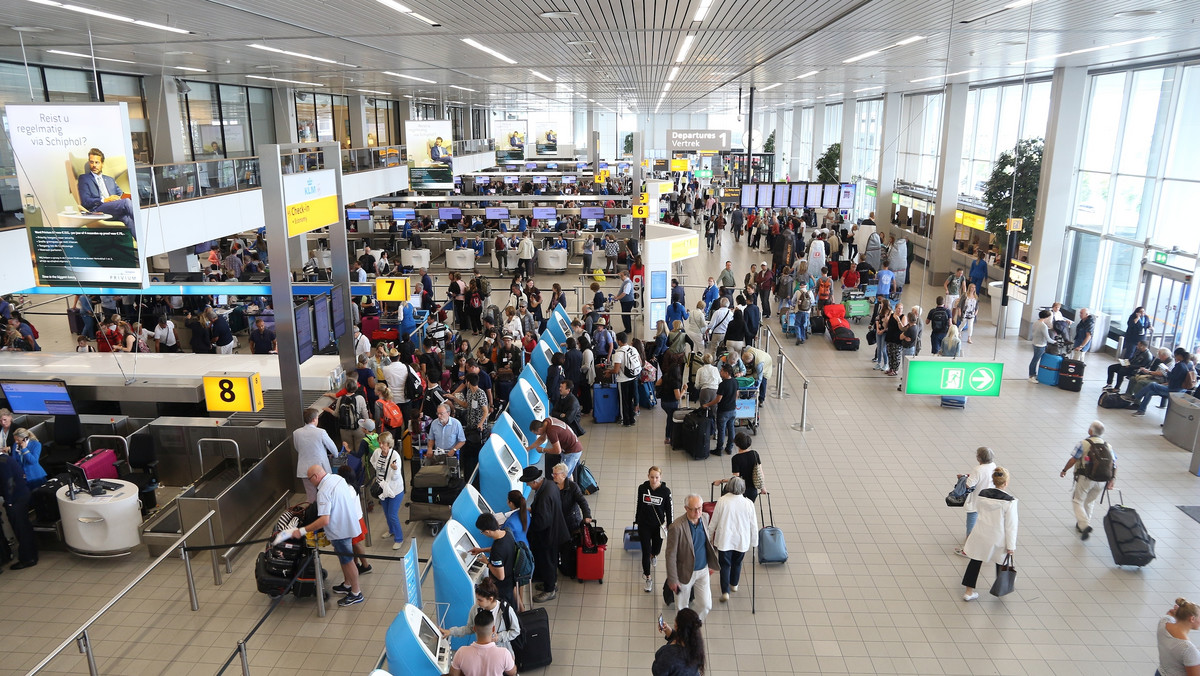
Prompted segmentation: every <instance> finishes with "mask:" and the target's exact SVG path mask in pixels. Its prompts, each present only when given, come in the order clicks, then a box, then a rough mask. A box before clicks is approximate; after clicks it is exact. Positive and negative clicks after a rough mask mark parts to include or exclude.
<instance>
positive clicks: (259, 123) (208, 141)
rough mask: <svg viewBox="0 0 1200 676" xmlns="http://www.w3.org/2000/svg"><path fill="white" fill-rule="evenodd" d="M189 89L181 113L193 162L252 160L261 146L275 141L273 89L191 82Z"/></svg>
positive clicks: (181, 101)
mask: <svg viewBox="0 0 1200 676" xmlns="http://www.w3.org/2000/svg"><path fill="white" fill-rule="evenodd" d="M187 88H188V91H186V92H180V93H179V111H180V115H181V117H182V120H181V122H182V124H181V133H182V134H183V144H184V146H185V147H187V148H188V149H189V151H188V159H189V160H214V159H226V158H234V157H252V156H254V155H257V154H258V152H257V150H256V148H257V147H258V145H259V144H262V143H274V142H275V107H274V105H273V103H272V101H271V90H270V89H262V88H259V87H241V86H236V85H216V84H212V83H209V82H191V81H189V82H188V83H187Z"/></svg>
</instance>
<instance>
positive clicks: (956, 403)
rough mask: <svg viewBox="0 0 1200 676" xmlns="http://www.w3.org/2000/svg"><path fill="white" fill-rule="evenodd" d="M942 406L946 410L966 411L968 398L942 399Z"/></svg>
mask: <svg viewBox="0 0 1200 676" xmlns="http://www.w3.org/2000/svg"><path fill="white" fill-rule="evenodd" d="M942 406H944V407H945V408H957V409H964V408H966V407H967V398H966V397H942Z"/></svg>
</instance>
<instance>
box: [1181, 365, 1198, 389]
mask: <svg viewBox="0 0 1200 676" xmlns="http://www.w3.org/2000/svg"><path fill="white" fill-rule="evenodd" d="M1195 388H1196V370H1195V369H1193V368H1191V367H1189V368H1188V370H1187V371H1186V372H1185V373H1184V374H1183V389H1185V390H1188V391H1191V390H1194V389H1195Z"/></svg>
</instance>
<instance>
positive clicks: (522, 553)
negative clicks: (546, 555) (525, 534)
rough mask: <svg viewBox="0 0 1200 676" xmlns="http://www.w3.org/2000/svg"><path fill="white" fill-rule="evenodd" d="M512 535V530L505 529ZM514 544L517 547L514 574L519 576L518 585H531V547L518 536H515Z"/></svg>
mask: <svg viewBox="0 0 1200 676" xmlns="http://www.w3.org/2000/svg"><path fill="white" fill-rule="evenodd" d="M504 530H506V531H508V532H509V534H510V535H512V529H511V528H507V527H506V528H505V529H504ZM513 544H515V545H516V546H517V547H516V549H517V555H516V556H515V557H514V558H513V574H514V575H516V576H517V584H529V580H530V578H532V577H533V552H531V551H530V550H529V545H527V544H525V543H524V542H523V541H521V540H518V539H517V536H516V535H513Z"/></svg>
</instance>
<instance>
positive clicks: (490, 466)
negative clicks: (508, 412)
mask: <svg viewBox="0 0 1200 676" xmlns="http://www.w3.org/2000/svg"><path fill="white" fill-rule="evenodd" d="M509 420H511V418H510V419H509ZM494 429H495V428H493V430H494ZM528 460H529V453H528V452H527V451H526V450H525V447H524V446H519V445H518V444H517V442H515V441H510V440H509V437H506V436H503V435H500V434H497V433H496V432H495V431H493V432H492V434H491V436H489V437H488V440H487V443H485V444H484V445H483V448H482V449H480V451H479V492H480V494H481V495H482V496H483V499H484V500H487V503H488V504H489V505H496V506H497V507H499V508H500V509H502V510H507V509H508V494H509V492H511V491H521V495H522V496H528V495H529V486H527V485H525V484H523V483H521V472H522V471H523V470H524V469H525V465H526V464H527V462H528Z"/></svg>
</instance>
